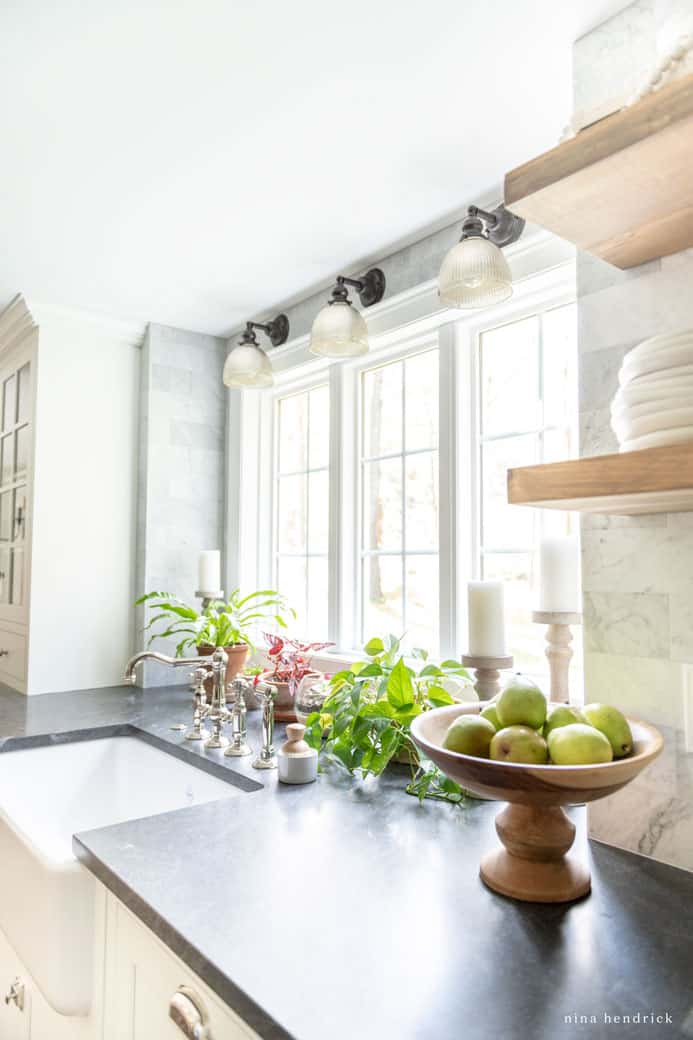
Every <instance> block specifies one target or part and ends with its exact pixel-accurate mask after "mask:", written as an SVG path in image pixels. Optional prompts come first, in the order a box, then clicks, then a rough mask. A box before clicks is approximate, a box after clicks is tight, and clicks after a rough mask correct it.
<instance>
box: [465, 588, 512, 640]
mask: <svg viewBox="0 0 693 1040" xmlns="http://www.w3.org/2000/svg"><path fill="white" fill-rule="evenodd" d="M467 603H468V608H469V609H468V620H469V638H468V647H469V649H468V650H467V653H468V654H469V656H470V657H505V656H506V655H507V652H508V651H507V649H506V644H505V612H504V591H503V582H502V581H470V582H469V584H468V585H467Z"/></svg>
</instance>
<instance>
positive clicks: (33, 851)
mask: <svg viewBox="0 0 693 1040" xmlns="http://www.w3.org/2000/svg"><path fill="white" fill-rule="evenodd" d="M240 793H242V792H241V791H240V789H239V788H238V787H234V786H233V785H232V784H231V783H229V782H227V781H226V780H223V779H220V778H218V777H217V776H212V775H210V774H209V773H206V772H203V771H202V770H201V769H199V768H197V766H195V765H191V764H189V763H188V762H184V761H181V760H180V759H178V758H174V757H173V756H172V755H171V754H168V753H167V752H165V751H161V750H159V749H158V748H155V747H152V746H151V745H149V744H146V743H144V741H142V740H139V739H137V738H136V737H132V736H118V737H107V738H102V739H97V740H87V741H80V742H77V743H72V744H61V745H55V746H48V747H38V748H28V749H26V750H17V751H8V752H6V753H4V754H0V929H1V930H2V931H3V932H4V933H5V935H6V937H7V938H8V940H9V941H10V943H11V945H12V946H13V947H14V948H15V950H16V952H17V953H18V955H19V957H20V958H21V960H22V961H23V962H24V964H25V966H26V968H27V970H28V971H29V972H30V973H31V975H32V976H33V979H34V981H35V982H36V984H37V986H38V987H39V989H40V990H41V992H42V993H43V996H44V997H45V998H46V1000H47V1001H48V1003H49V1004H50V1005H51V1006H52V1007H53V1008H54V1010H55V1011H57V1012H59V1013H60V1014H62V1015H86V1014H88V1013H89V1009H90V1004H91V993H92V961H93V955H94V951H93V944H94V892H95V888H94V878H93V877H92V875H91V874H90V873H89V871H87V870H86V869H85V868H84V867H82V866H81V865H80V864H79V863H78V862H77V860H76V859H75V857H74V855H73V853H72V835H73V834H75V833H76V832H78V831H85V830H91V829H93V828H95V827H105V826H108V825H110V824H114V823H122V822H124V821H125V820H133V819H138V818H141V817H145V816H155V815H157V814H158V813H164V812H169V811H171V810H173V809H181V808H183V807H185V806H188V805H197V804H201V803H202V802H210V801H215V800H216V799H219V798H231V797H234V796H235V795H238V794H240Z"/></svg>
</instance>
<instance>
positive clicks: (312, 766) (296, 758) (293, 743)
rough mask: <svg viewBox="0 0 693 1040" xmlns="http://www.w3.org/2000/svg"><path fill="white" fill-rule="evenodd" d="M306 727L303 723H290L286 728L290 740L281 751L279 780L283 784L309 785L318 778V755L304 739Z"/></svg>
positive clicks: (279, 756) (278, 757)
mask: <svg viewBox="0 0 693 1040" xmlns="http://www.w3.org/2000/svg"><path fill="white" fill-rule="evenodd" d="M305 732H306V727H305V726H304V725H303V723H301V722H290V723H289V725H288V726H287V727H286V735H287V737H288V740H287V742H286V744H284V745H283V746H282V747H281V748H280V749H279V754H278V755H277V760H278V764H279V779H280V780H281V782H282V783H283V784H309V783H310V782H311V781H312V780H316V779H317V776H318V753H317V751H316V750H315V748H312V747H309V745H308V744H307V743H306V741H305V740H304V739H303V737H304V735H305Z"/></svg>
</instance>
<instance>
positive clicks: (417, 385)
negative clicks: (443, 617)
mask: <svg viewBox="0 0 693 1040" xmlns="http://www.w3.org/2000/svg"><path fill="white" fill-rule="evenodd" d="M360 394H361V459H360V470H361V471H360V486H361V503H362V516H361V539H360V541H361V544H360V556H361V610H360V620H361V626H360V627H361V639H362V641H365V640H367V639H368V638H370V637H371V636H373V635H383V634H387V633H389V632H392V633H394V634H395V635H402V634H404V635H405V645H407V646H409V647H414V646H422V647H426V648H427V649H429V650H432V651H433V652H436V651H437V649H438V642H439V639H438V524H439V501H438V350H437V349H434V350H427V351H425V352H424V353H420V354H414V355H412V356H409V357H406V358H404V359H403V360H398V361H391V362H389V363H388V364H385V365H380V366H378V367H377V368H368V369H366V370H365V371H363V372H362V373H361V386H360Z"/></svg>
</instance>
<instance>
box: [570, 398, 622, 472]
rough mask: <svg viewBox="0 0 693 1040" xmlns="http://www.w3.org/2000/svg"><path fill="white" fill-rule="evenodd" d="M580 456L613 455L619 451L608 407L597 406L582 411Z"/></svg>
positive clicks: (579, 417)
mask: <svg viewBox="0 0 693 1040" xmlns="http://www.w3.org/2000/svg"><path fill="white" fill-rule="evenodd" d="M578 421H579V427H580V457H581V458H585V459H589V458H594V457H595V456H597V455H611V454H612V453H614V452H617V451H618V441H617V440H616V434H615V433H614V431H613V430H612V429H611V416H610V413H609V409H608V408H595V409H590V410H588V411H583V412H580V414H579V416H578Z"/></svg>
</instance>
